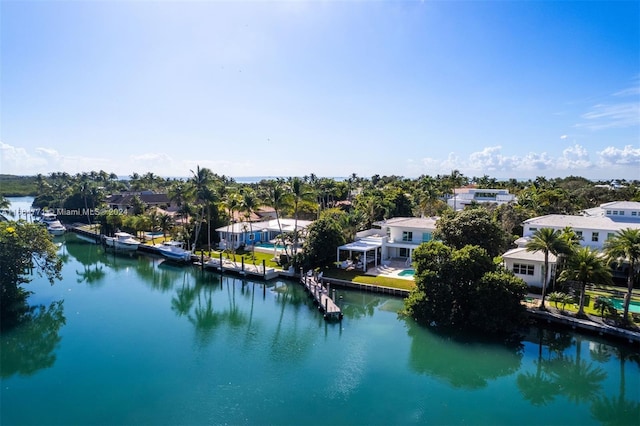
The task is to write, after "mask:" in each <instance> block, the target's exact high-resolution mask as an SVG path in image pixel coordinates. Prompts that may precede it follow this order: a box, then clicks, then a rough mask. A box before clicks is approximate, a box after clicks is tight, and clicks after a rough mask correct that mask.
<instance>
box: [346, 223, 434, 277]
mask: <svg viewBox="0 0 640 426" xmlns="http://www.w3.org/2000/svg"><path fill="white" fill-rule="evenodd" d="M437 220H438V218H435V217H428V218H419V217H394V218H391V219H386V220H382V221H378V222H374V223H373V225H374V226H376V227H377V228H373V229H368V230H366V231H362V232H358V233H357V234H356V240H355V241H354V242H351V243H348V244H345V245H343V246H340V247H338V252H337V260H338V262H341V261H343V260H344V259H342V258H343V257H346V258H348V259H353V258H358V263H357V264H356V267H358V268H359V269H360V268H361V269H363V270H365V271H366V270H367V268H368V267H369V265H373V266H378V264H379V263H380V262H383V261H385V260H389V259H401V260H405V261H406V262H407V264H410V262H411V259H412V257H413V251H414V250H415V249H416V248H417V247H418V246H419V245H420V244H421V243H426V242H429V241H431V240H432V239H433V232H434V231H435V230H436V221H437Z"/></svg>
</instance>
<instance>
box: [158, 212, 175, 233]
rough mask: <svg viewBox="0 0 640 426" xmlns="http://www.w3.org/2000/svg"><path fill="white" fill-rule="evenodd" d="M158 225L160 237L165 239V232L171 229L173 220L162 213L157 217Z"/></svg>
mask: <svg viewBox="0 0 640 426" xmlns="http://www.w3.org/2000/svg"><path fill="white" fill-rule="evenodd" d="M158 223H159V226H160V229H161V230H162V237H163V238H164V239H166V238H167V231H169V230H170V229H171V228H172V227H173V218H172V217H171V216H170V215H168V214H166V213H162V214H160V216H159V217H158Z"/></svg>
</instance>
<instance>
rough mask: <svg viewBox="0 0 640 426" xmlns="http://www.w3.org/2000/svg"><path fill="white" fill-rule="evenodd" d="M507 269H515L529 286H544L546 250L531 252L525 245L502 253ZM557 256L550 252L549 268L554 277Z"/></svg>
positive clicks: (516, 273)
mask: <svg viewBox="0 0 640 426" xmlns="http://www.w3.org/2000/svg"><path fill="white" fill-rule="evenodd" d="M502 260H503V263H504V266H505V268H506V269H508V270H510V271H513V273H514V274H515V275H516V277H519V278H522V279H523V280H524V282H526V283H527V285H529V286H534V287H542V283H543V282H544V276H545V274H544V252H541V251H537V252H529V251H527V249H526V248H525V247H517V248H514V249H511V250H509V251H508V252H506V253H504V254H503V255H502ZM556 261H557V259H556V257H555V256H554V255H553V254H552V253H549V269H550V270H551V273H550V274H549V277H552V276H553V274H554V273H555V270H556Z"/></svg>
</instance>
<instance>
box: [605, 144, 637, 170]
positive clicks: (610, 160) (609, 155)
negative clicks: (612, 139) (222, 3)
mask: <svg viewBox="0 0 640 426" xmlns="http://www.w3.org/2000/svg"><path fill="white" fill-rule="evenodd" d="M598 155H599V156H600V164H601V165H602V166H611V165H625V166H636V167H637V166H640V148H634V147H632V146H631V145H627V146H625V147H624V148H623V149H619V148H615V147H613V146H608V147H606V148H605V149H603V150H602V151H600V152H598ZM636 174H640V172H638V171H637V170H636Z"/></svg>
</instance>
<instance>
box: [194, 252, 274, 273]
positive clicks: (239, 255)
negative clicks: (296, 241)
mask: <svg viewBox="0 0 640 426" xmlns="http://www.w3.org/2000/svg"><path fill="white" fill-rule="evenodd" d="M200 252H201V250H196V255H198V256H200ZM220 253H222V258H223V259H229V260H233V261H235V262H241V261H242V259H243V258H244V263H245V264H247V265H253V262H254V260H255V263H256V265H262V261H263V260H264V261H265V266H266V267H267V268H276V269H281V267H280V265H278V264H277V263H276V262H274V261H273V260H272V259H273V254H271V253H260V252H255V253H254V254H253V258H252V257H251V252H248V251H242V250H240V251H237V252H236V254H235V258H234V255H233V254H231V253H228V252H227V253H225V252H222V251H220V250H212V251H210V252H209V251H205V252H204V255H205V256H209V257H211V258H216V259H217V258H219V257H220Z"/></svg>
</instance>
